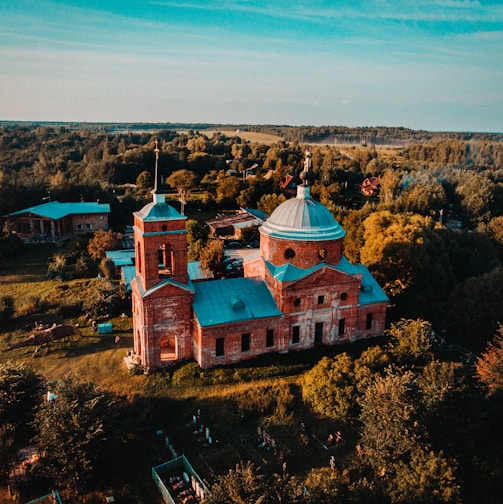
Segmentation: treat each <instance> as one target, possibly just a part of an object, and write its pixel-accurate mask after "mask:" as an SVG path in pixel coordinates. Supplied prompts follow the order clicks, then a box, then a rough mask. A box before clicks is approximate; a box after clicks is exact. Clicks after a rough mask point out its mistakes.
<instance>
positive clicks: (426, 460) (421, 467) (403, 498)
mask: <svg viewBox="0 0 503 504" xmlns="http://www.w3.org/2000/svg"><path fill="white" fill-rule="evenodd" d="M387 483H388V484H387V488H388V494H389V497H390V502H391V503H396V504H398V503H400V504H409V503H416V504H436V503H446V504H450V503H453V502H460V492H459V489H460V487H459V484H458V482H457V480H456V475H455V465H454V464H453V462H452V461H450V460H448V459H447V458H446V457H445V455H444V454H443V453H442V452H439V453H435V452H434V451H426V450H422V449H419V450H416V451H414V452H413V453H412V455H411V457H410V460H409V461H402V460H400V461H398V462H397V463H396V464H394V465H393V470H392V475H391V477H390V478H389V479H388V482H387Z"/></svg>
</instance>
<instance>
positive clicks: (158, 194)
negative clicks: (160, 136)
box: [152, 138, 166, 203]
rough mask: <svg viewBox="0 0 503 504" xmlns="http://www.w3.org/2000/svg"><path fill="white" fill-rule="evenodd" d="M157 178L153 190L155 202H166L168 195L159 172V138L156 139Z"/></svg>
mask: <svg viewBox="0 0 503 504" xmlns="http://www.w3.org/2000/svg"><path fill="white" fill-rule="evenodd" d="M154 152H155V175H154V177H155V180H154V190H153V191H152V195H153V197H154V203H165V201H166V196H165V194H164V191H163V190H162V188H161V186H162V184H161V179H160V174H159V152H160V151H159V141H158V140H157V138H156V139H155V149H154Z"/></svg>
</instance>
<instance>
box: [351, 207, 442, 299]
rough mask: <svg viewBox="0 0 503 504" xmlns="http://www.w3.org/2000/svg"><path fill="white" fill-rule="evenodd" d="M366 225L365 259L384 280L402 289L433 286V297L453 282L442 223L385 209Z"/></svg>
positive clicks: (363, 255) (372, 216)
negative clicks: (442, 234)
mask: <svg viewBox="0 0 503 504" xmlns="http://www.w3.org/2000/svg"><path fill="white" fill-rule="evenodd" d="M363 226H364V229H365V231H364V240H365V242H364V245H363V247H362V249H361V252H360V254H361V261H362V262H363V263H364V264H366V265H367V266H368V267H369V269H370V271H371V272H372V273H373V274H374V276H376V278H377V279H378V280H379V281H380V282H382V283H383V284H385V285H386V284H387V285H388V286H392V285H394V284H396V285H397V286H399V287H400V290H405V289H407V288H410V287H412V286H414V285H416V284H418V285H423V286H424V288H425V289H426V288H427V287H428V286H429V288H430V290H431V291H432V292H431V296H432V298H433V299H434V298H435V297H436V296H437V297H438V296H439V295H440V294H441V293H443V292H445V290H446V289H447V288H448V287H449V286H450V285H451V283H452V278H451V276H452V270H451V267H450V262H449V256H448V254H447V250H446V247H445V244H444V241H443V240H442V236H441V235H440V231H441V229H442V226H441V224H439V223H436V222H434V221H433V220H432V219H431V218H430V217H423V216H420V215H417V214H392V213H391V212H389V211H381V212H375V213H373V214H371V215H370V216H369V217H367V218H366V219H365V221H364V223H363ZM424 292H425V291H424V290H423V294H424ZM428 294H429V293H428Z"/></svg>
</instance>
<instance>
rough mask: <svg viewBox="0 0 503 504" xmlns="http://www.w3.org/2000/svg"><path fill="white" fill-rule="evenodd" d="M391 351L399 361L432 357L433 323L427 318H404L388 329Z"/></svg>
mask: <svg viewBox="0 0 503 504" xmlns="http://www.w3.org/2000/svg"><path fill="white" fill-rule="evenodd" d="M386 336H388V338H389V339H390V342H389V350H390V353H391V354H392V355H393V356H394V357H395V358H396V359H397V360H398V361H399V362H406V361H410V360H412V362H414V361H421V362H426V361H429V360H430V359H431V357H432V355H433V354H432V336H431V324H430V323H429V322H427V321H426V320H421V319H416V320H406V319H402V320H400V321H399V322H397V323H396V324H391V327H390V328H389V329H388V330H387V331H386Z"/></svg>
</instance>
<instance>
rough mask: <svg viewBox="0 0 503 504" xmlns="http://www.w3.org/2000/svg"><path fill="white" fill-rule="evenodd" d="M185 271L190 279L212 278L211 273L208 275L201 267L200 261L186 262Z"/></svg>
mask: <svg viewBox="0 0 503 504" xmlns="http://www.w3.org/2000/svg"><path fill="white" fill-rule="evenodd" d="M187 273H188V275H189V278H190V280H192V281H197V280H208V279H210V278H213V275H212V274H210V275H208V274H206V273H205V272H204V271H203V270H202V269H201V261H191V262H189V263H187Z"/></svg>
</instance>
